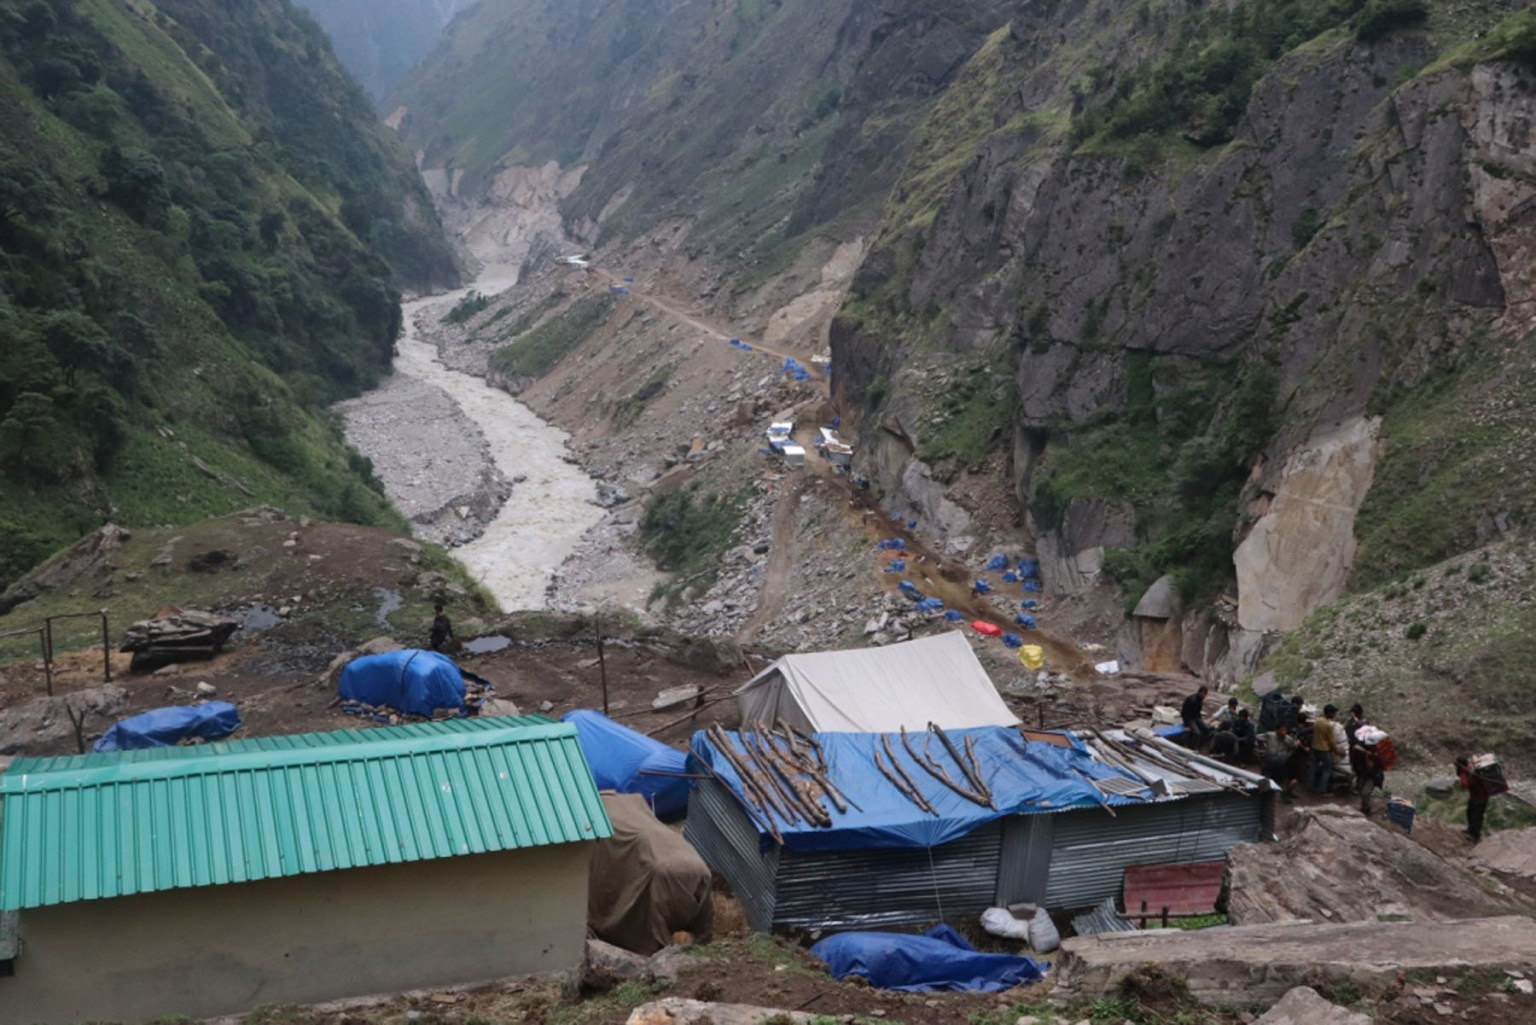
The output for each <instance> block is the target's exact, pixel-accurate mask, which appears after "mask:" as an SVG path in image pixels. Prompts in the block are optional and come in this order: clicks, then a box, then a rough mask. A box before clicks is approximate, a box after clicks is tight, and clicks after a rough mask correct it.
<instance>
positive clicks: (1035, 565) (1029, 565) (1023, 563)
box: [1019, 559, 1040, 579]
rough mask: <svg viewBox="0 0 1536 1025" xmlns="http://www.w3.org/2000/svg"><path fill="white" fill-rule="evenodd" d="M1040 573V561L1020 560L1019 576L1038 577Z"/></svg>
mask: <svg viewBox="0 0 1536 1025" xmlns="http://www.w3.org/2000/svg"><path fill="white" fill-rule="evenodd" d="M1039 575H1040V563H1039V562H1037V561H1036V560H1034V559H1020V560H1019V576H1021V577H1024V578H1026V579H1027V578H1029V577H1038V576H1039Z"/></svg>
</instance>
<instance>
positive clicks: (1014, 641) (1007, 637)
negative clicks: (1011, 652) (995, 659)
mask: <svg viewBox="0 0 1536 1025" xmlns="http://www.w3.org/2000/svg"><path fill="white" fill-rule="evenodd" d="M1003 643H1004V644H1006V645H1007V646H1008V647H1010V648H1022V647H1024V638H1022V637H1020V636H1019V635H1018V634H1003Z"/></svg>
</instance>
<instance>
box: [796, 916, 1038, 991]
mask: <svg viewBox="0 0 1536 1025" xmlns="http://www.w3.org/2000/svg"><path fill="white" fill-rule="evenodd" d="M811 954H812V956H814V957H818V958H820V959H821V960H822V961H824V962H826V965H827V968H828V969H829V970H830V971H831V972H832V977H833V978H834V979H846V978H847V977H848V976H850V975H857V976H859V977H860V978H862V979H865V980H867V981H868V982H869V984H870V985H871V986H875V987H877V988H879V989H894V990H901V991H904V992H908V993H930V992H936V991H943V992H959V991H972V992H980V993H996V992H999V991H1001V990H1005V989H1012V988H1013V987H1015V986H1019V985H1022V984H1023V983H1026V982H1038V981H1040V980H1041V979H1043V978H1045V966H1043V965H1041V964H1040V963H1039V962H1037V961H1035V960H1034V959H1033V958H1028V957H1017V956H1014V955H1012V954H982V953H979V952H977V950H976V948H975V947H973V946H971V945H970V944H969V943H967V942H966V941H965V937H963V936H961V935H960V934H959V933H958V932H956V931H955V930H954V928H953V927H951V926H948V925H936V926H934V927H933V928H932V929H929V930H928V931H927V932H926V933H924V934H923V935H921V936H903V935H900V934H899V933H891V932H845V933H840V934H838V935H836V936H828V937H827V938H826V939H824V940H822V941H821V942H819V943H817V944H816V945H815V946H814V947H812V948H811Z"/></svg>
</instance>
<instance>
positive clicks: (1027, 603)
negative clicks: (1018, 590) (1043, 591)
mask: <svg viewBox="0 0 1536 1025" xmlns="http://www.w3.org/2000/svg"><path fill="white" fill-rule="evenodd" d="M1039 607H1040V603H1039V602H1037V601H1035V599H1033V598H1025V599H1024V600H1023V601H1021V602H1019V608H1021V609H1035V608H1039Z"/></svg>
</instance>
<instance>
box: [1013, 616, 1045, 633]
mask: <svg viewBox="0 0 1536 1025" xmlns="http://www.w3.org/2000/svg"><path fill="white" fill-rule="evenodd" d="M1013 623H1014V625H1015V626H1022V627H1023V628H1024V629H1026V630H1036V629H1039V628H1038V627H1037V626H1036V625H1035V617H1034V616H1030V615H1025V614H1024V613H1022V612H1021V613H1019V614H1018V615H1017V616H1014V617H1013Z"/></svg>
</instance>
